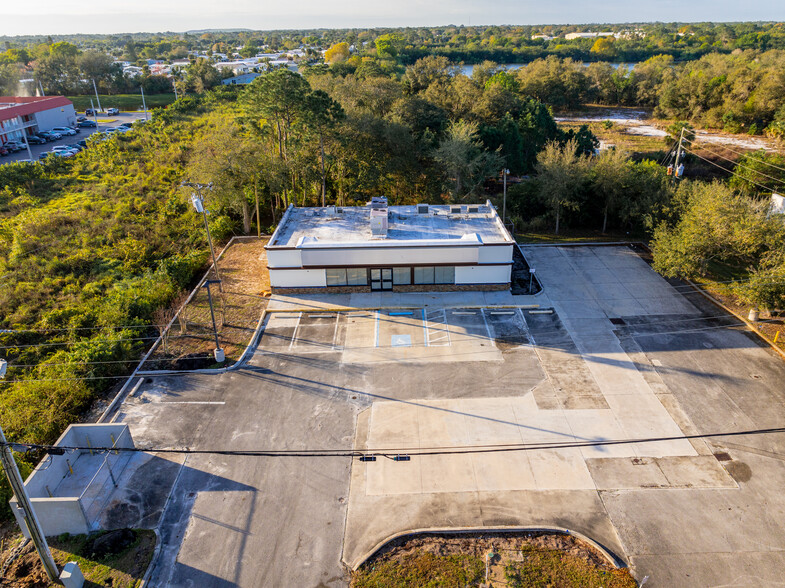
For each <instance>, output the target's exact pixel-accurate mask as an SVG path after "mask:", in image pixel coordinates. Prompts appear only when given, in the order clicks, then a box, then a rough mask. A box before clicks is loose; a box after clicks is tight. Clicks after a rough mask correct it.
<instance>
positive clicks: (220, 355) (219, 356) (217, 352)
mask: <svg viewBox="0 0 785 588" xmlns="http://www.w3.org/2000/svg"><path fill="white" fill-rule="evenodd" d="M216 283H217V284H218V285H219V286H220V285H221V282H220V280H205V281H204V286H203V287H204V288H207V302H208V303H209V304H210V318H212V319H213V335H214V336H215V349H214V350H213V356H214V357H215V361H216V362H217V363H223V361H224V359H226V355H225V354H224V350H223V349H221V342H220V341H218V327H217V326H216V325H215V311H214V310H213V297H212V295H211V294H210V284H216Z"/></svg>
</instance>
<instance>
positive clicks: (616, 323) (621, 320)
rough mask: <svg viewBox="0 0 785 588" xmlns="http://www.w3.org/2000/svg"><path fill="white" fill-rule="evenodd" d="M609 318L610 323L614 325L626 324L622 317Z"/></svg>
mask: <svg viewBox="0 0 785 588" xmlns="http://www.w3.org/2000/svg"><path fill="white" fill-rule="evenodd" d="M609 320H610V321H611V323H613V324H614V325H626V324H627V323H625V322H624V319H623V318H612V319H609Z"/></svg>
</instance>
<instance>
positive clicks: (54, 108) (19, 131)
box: [0, 96, 76, 143]
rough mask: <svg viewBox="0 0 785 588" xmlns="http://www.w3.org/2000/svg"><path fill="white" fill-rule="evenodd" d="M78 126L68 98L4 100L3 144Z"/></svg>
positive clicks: (0, 117) (0, 100)
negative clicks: (36, 134) (60, 128)
mask: <svg viewBox="0 0 785 588" xmlns="http://www.w3.org/2000/svg"><path fill="white" fill-rule="evenodd" d="M75 124H76V111H74V105H73V103H72V102H71V101H70V100H69V99H68V98H65V97H64V96H32V97H21V96H0V143H7V142H8V141H21V140H23V136H24V135H30V134H32V133H35V132H36V131H48V130H50V129H53V128H54V127H66V126H68V127H71V126H74V125H75Z"/></svg>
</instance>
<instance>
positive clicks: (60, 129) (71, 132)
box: [52, 127, 76, 136]
mask: <svg viewBox="0 0 785 588" xmlns="http://www.w3.org/2000/svg"><path fill="white" fill-rule="evenodd" d="M52 130H53V131H54V132H55V133H58V134H60V135H68V136H71V135H75V134H76V131H75V130H74V129H72V128H70V127H55V128H53V129H52Z"/></svg>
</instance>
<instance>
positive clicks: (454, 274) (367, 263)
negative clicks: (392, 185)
mask: <svg viewBox="0 0 785 588" xmlns="http://www.w3.org/2000/svg"><path fill="white" fill-rule="evenodd" d="M514 243H515V242H514V240H513V238H512V237H511V236H510V234H509V232H508V231H507V229H505V227H504V225H503V224H502V221H501V219H500V218H499V215H498V214H497V212H496V209H495V208H494V207H493V205H491V203H490V201H487V202H486V203H485V204H474V205H429V204H418V205H416V206H389V207H388V206H387V199H386V198H374V199H373V200H372V201H371V202H369V203H368V205H367V206H352V207H339V206H328V207H325V208H296V207H294V206H290V207H289V208H288V209H287V211H286V213H285V214H284V216H283V218H282V219H281V222H280V223H279V225H278V228H277V229H276V231H275V233H274V234H273V235H272V237H271V238H270V242H269V243H268V245H267V246H266V249H267V263H268V268H269V270H270V286H271V288H272V290H273V292H276V293H280V294H298V293H303V294H304V293H328V292H334V293H344V292H369V291H384V290H387V291H398V292H424V291H435V290H437V291H450V290H486V291H490V290H507V289H509V288H510V273H511V269H512V255H513V246H514Z"/></svg>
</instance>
